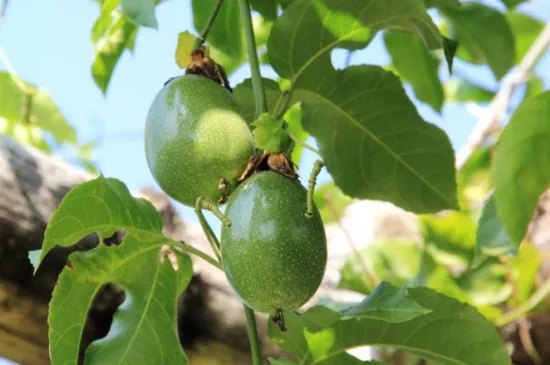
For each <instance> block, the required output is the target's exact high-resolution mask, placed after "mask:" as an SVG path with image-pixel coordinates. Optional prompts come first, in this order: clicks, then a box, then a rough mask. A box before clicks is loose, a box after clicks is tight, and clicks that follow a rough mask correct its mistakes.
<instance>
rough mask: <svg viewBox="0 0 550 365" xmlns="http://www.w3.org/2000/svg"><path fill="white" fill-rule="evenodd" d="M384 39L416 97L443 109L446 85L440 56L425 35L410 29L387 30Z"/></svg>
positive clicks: (395, 64)
mask: <svg viewBox="0 0 550 365" xmlns="http://www.w3.org/2000/svg"><path fill="white" fill-rule="evenodd" d="M384 43H385V44H386V49H387V51H388V53H389V54H390V56H391V59H392V62H393V66H394V67H395V68H396V70H397V71H398V72H399V76H400V77H401V78H402V79H403V80H404V81H407V82H410V83H411V85H412V87H413V89H414V93H415V95H416V97H417V98H418V99H419V100H421V101H423V102H425V103H427V104H429V105H431V106H432V108H434V109H435V110H436V111H439V112H440V111H441V107H442V105H443V87H442V86H441V82H440V81H439V75H438V70H439V60H438V59H437V57H435V56H434V55H433V54H432V53H430V52H429V51H428V49H427V48H426V46H425V45H424V42H422V39H421V38H419V37H417V36H415V35H413V34H407V33H400V32H385V33H384Z"/></svg>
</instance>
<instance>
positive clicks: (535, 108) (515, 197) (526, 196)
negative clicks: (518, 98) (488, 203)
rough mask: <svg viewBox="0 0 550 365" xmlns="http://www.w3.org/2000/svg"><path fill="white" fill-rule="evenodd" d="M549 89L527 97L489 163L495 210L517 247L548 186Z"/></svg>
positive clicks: (549, 148) (549, 177) (549, 173)
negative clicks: (491, 162)
mask: <svg viewBox="0 0 550 365" xmlns="http://www.w3.org/2000/svg"><path fill="white" fill-rule="evenodd" d="M549 119H550V91H547V92H544V93H542V94H539V95H537V96H535V97H532V98H529V99H527V100H526V101H525V102H523V104H522V105H521V106H520V107H519V108H518V109H517V110H516V112H515V113H514V115H513V116H512V119H511V120H510V122H509V123H508V124H507V125H506V127H505V128H504V131H503V133H502V135H501V137H500V139H499V143H498V145H497V147H496V152H495V156H494V163H493V166H492V177H493V184H494V186H495V203H496V206H497V213H498V217H499V218H500V221H501V222H502V224H503V226H504V229H505V230H506V232H507V233H508V235H509V237H510V239H511V240H512V242H513V243H514V245H515V246H516V247H517V246H519V244H520V242H521V241H522V240H523V237H524V235H525V232H526V231H527V227H528V225H529V222H530V221H531V218H532V216H533V213H534V211H535V208H536V206H537V202H538V199H539V197H540V195H541V194H542V193H543V192H544V191H545V190H546V189H548V187H549V185H550V170H548V169H547V166H548V165H549V164H550V144H549V143H547V140H548V135H550V124H549V123H548V120H549Z"/></svg>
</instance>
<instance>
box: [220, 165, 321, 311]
mask: <svg viewBox="0 0 550 365" xmlns="http://www.w3.org/2000/svg"><path fill="white" fill-rule="evenodd" d="M306 206H307V191H306V189H305V188H304V187H303V186H302V185H301V184H300V182H299V181H298V180H297V179H290V178H288V177H286V176H283V175H282V174H279V173H277V172H273V171H264V172H259V173H257V174H254V175H252V176H251V177H249V178H248V179H246V180H245V181H244V182H243V183H241V184H240V185H239V186H238V187H237V189H236V190H235V191H234V192H233V194H232V195H231V197H230V198H229V201H228V203H227V208H226V210H225V215H226V217H227V218H229V219H230V220H231V226H229V227H226V226H224V227H223V228H222V233H221V243H220V245H221V257H222V264H223V268H224V270H225V273H226V275H227V278H228V280H229V283H230V284H231V286H232V287H233V289H234V290H235V291H236V293H237V294H238V296H239V297H240V298H241V299H242V301H243V302H244V303H246V304H247V305H248V306H249V307H251V308H253V309H255V310H257V311H260V312H266V313H271V314H277V313H279V312H280V311H281V310H288V311H291V310H295V309H297V308H299V307H301V306H302V305H303V304H305V303H306V302H307V301H308V300H309V299H310V298H311V297H312V296H313V294H315V292H316V291H317V289H318V288H319V285H320V284H321V280H322V279H323V275H324V272H325V267H326V262H327V240H326V236H325V230H324V226H323V222H322V220H321V216H320V214H319V211H318V209H317V207H315V206H314V209H313V216H312V217H311V218H306V217H305V212H306Z"/></svg>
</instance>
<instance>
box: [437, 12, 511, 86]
mask: <svg viewBox="0 0 550 365" xmlns="http://www.w3.org/2000/svg"><path fill="white" fill-rule="evenodd" d="M443 13H444V14H445V16H446V17H447V18H449V19H450V20H451V23H452V24H453V27H454V29H455V30H456V38H457V40H458V42H459V43H460V48H459V50H458V52H457V55H458V56H459V57H460V58H462V59H464V60H465V61H469V62H473V63H476V64H481V63H484V62H486V63H487V64H488V65H489V67H490V68H491V70H492V71H493V74H494V75H495V77H496V78H497V79H499V80H500V79H501V78H502V77H504V75H506V73H507V72H508V70H509V69H510V68H511V67H512V66H513V65H514V64H515V60H516V46H515V40H514V34H513V33H512V30H511V29H510V25H509V24H508V22H507V20H506V17H505V16H504V14H502V13H500V12H499V11H498V10H496V9H494V8H491V7H488V6H485V5H482V4H479V3H473V2H470V3H464V4H463V6H462V7H460V8H450V7H449V8H445V9H444V10H443Z"/></svg>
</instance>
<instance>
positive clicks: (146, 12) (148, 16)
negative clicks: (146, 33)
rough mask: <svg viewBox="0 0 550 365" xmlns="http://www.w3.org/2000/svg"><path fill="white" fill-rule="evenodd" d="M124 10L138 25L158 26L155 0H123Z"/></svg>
mask: <svg viewBox="0 0 550 365" xmlns="http://www.w3.org/2000/svg"><path fill="white" fill-rule="evenodd" d="M121 4H122V11H124V13H125V14H126V15H127V16H128V18H130V19H131V20H132V21H133V22H134V23H136V24H137V25H143V26H145V27H150V28H156V27H157V18H156V16H155V0H121Z"/></svg>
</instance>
